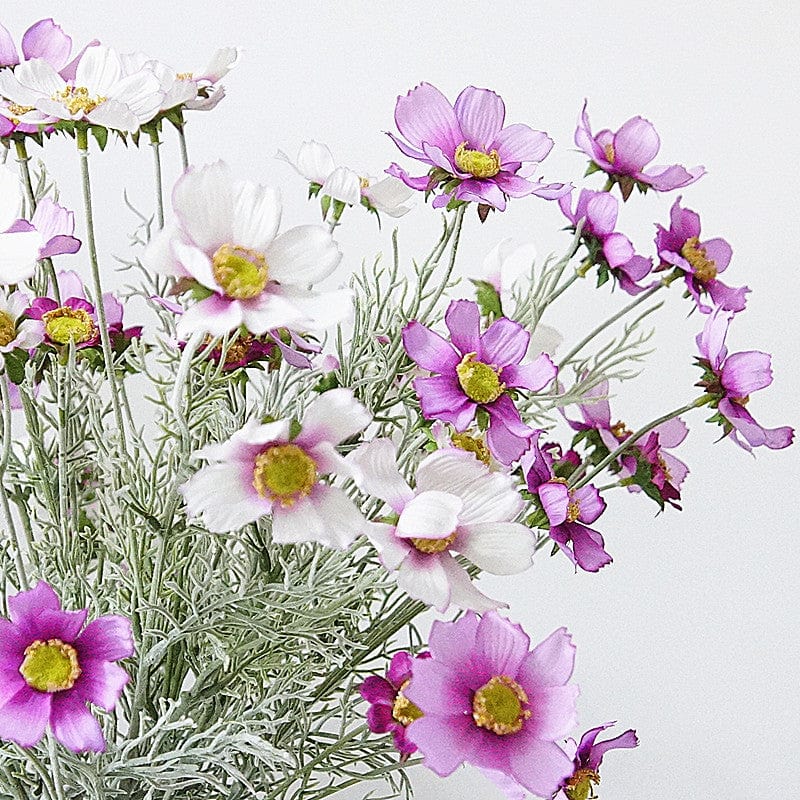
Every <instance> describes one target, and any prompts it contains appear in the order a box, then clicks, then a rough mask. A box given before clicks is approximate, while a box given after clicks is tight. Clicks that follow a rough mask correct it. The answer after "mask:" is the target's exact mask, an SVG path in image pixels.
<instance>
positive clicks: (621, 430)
mask: <svg viewBox="0 0 800 800" xmlns="http://www.w3.org/2000/svg"><path fill="white" fill-rule="evenodd" d="M611 433H613V434H614V436H615V437H616V438H617V439H619V441H622V440H623V439H627V438H628V437H629V436H630V435H631V433H633V431H632V430H630V428H628V427H627V426H626V425H625V423H624V422H622V420H620V421H619V422H615V423H614V424H613V425H612V426H611Z"/></svg>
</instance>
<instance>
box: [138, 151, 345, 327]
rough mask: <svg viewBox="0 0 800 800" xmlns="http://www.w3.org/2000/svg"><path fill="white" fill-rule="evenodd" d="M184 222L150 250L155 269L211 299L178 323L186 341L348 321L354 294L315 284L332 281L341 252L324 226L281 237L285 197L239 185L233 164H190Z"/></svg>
mask: <svg viewBox="0 0 800 800" xmlns="http://www.w3.org/2000/svg"><path fill="white" fill-rule="evenodd" d="M172 205H173V208H174V209H175V214H176V220H175V221H174V222H173V223H172V224H170V225H168V226H167V227H166V228H165V229H164V230H163V231H161V232H160V233H159V234H158V235H157V236H156V237H155V238H154V239H153V241H152V242H151V243H150V245H149V246H148V249H147V251H146V252H145V263H146V264H147V265H148V266H149V267H151V268H152V269H153V270H154V271H156V272H161V273H165V274H171V275H174V276H175V277H176V278H178V279H183V283H184V284H185V285H188V286H191V287H192V289H193V291H194V293H195V295H197V296H201V297H202V298H203V299H201V300H199V302H196V303H194V304H193V305H192V306H190V307H189V308H188V309H187V310H186V311H185V313H183V314H182V315H181V318H180V320H179V322H178V325H177V333H178V336H179V337H180V338H181V339H188V338H189V336H190V335H191V334H192V333H194V332H196V331H198V332H203V333H208V334H210V335H211V336H224V335H225V334H226V333H228V332H229V331H232V330H235V329H236V328H238V327H239V326H241V325H243V326H244V327H245V328H246V329H247V331H248V332H249V333H252V334H256V335H259V334H263V333H266V332H267V331H271V330H274V329H278V328H287V329H289V330H292V331H297V332H299V333H306V332H309V331H316V330H321V329H324V328H326V327H328V326H330V325H335V324H336V323H337V322H341V321H342V320H344V319H345V318H346V317H347V316H348V314H349V313H350V311H351V308H352V295H351V293H350V291H349V290H347V289H341V290H335V291H325V292H319V291H314V290H312V289H310V288H309V286H310V285H313V284H315V283H317V282H319V281H321V280H323V279H324V278H326V277H328V276H329V275H330V274H331V273H332V272H333V271H334V270H335V269H336V267H337V266H338V264H339V262H340V261H341V258H342V254H341V253H340V252H339V249H338V247H337V246H336V243H335V242H334V241H333V239H332V238H331V235H330V233H329V232H328V231H327V229H326V228H324V227H322V226H321V225H299V226H297V227H295V228H291V229H290V230H288V231H285V232H284V233H282V234H280V235H279V236H277V235H276V234H277V232H278V226H279V224H280V217H281V203H280V199H279V196H278V192H277V191H276V190H275V189H269V188H267V187H266V186H261V185H259V184H255V183H251V182H249V181H237V180H236V179H235V178H234V176H233V174H232V173H231V171H230V169H229V168H228V166H227V165H226V164H223V163H222V162H217V163H215V164H210V165H208V166H205V167H203V168H201V169H196V168H193V167H190V168H189V169H188V170H187V171H186V172H185V173H184V175H183V177H182V178H180V180H179V181H178V182H177V183H176V184H175V189H174V190H173V193H172Z"/></svg>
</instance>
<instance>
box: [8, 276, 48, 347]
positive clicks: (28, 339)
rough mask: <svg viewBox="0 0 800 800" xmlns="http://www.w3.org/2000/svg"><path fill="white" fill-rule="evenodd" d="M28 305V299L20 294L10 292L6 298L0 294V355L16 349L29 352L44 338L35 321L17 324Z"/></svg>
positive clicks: (38, 324) (29, 320)
mask: <svg viewBox="0 0 800 800" xmlns="http://www.w3.org/2000/svg"><path fill="white" fill-rule="evenodd" d="M30 304H31V299H30V297H28V295H26V294H23V293H22V292H19V291H17V292H11V294H10V295H8V297H6V296H5V295H3V294H1V293H0V353H10V352H11V351H12V350H14V349H16V348H17V347H20V348H22V349H23V350H29V349H30V348H31V347H36V345H37V344H39V342H41V341H42V339H43V338H44V337H43V336H42V332H41V323H39V322H38V321H37V320H34V319H26V320H23V321H22V322H19V318H20V317H21V316H22V315H23V314H24V313H25V312H26V311H27V310H28V307H29V306H30Z"/></svg>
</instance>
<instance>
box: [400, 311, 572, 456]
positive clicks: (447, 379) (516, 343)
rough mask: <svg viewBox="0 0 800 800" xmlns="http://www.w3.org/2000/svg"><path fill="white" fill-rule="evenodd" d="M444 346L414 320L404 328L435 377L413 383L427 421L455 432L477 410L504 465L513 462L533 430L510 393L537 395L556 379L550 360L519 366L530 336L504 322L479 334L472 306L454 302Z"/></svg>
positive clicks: (407, 341)
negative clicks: (482, 413)
mask: <svg viewBox="0 0 800 800" xmlns="http://www.w3.org/2000/svg"><path fill="white" fill-rule="evenodd" d="M445 324H446V325H447V328H448V330H449V331H450V341H447V340H446V339H444V338H443V337H441V336H439V334H438V333H434V332H433V331H432V330H430V328H426V327H425V326H424V325H422V324H421V323H419V322H416V321H415V320H412V321H411V322H409V323H408V325H406V327H405V328H404V329H403V346H404V347H405V349H406V352H407V353H408V355H409V357H410V358H411V359H413V360H414V361H415V362H416V364H417V365H418V366H420V367H421V368H422V369H425V370H429V371H430V372H435V373H439V374H437V375H434V376H432V377H428V378H415V379H414V388H415V389H416V392H417V395H418V397H419V401H420V404H421V406H422V415H423V416H424V417H425V419H439V420H442V421H443V422H449V423H451V424H452V425H453V426H454V427H455V429H456V430H457V431H459V432H461V431H464V430H466V428H467V427H468V426H469V424H470V423H471V422H472V420H473V419H475V414H476V412H477V410H478V408H482V409H484V410H485V411H486V413H487V414H488V415H489V430H488V432H487V435H486V441H487V444H488V446H489V449H490V450H491V452H492V455H494V456H495V458H497V460H498V461H501V462H502V463H503V464H511V463H512V462H513V461H516V460H517V459H518V458H519V457H520V456H521V455H522V454H523V453H524V452H525V450H527V449H528V440H529V439H530V437H531V435H532V434H533V430H532V429H531V428H529V427H528V426H527V425H525V424H524V423H523V422H522V419H521V418H520V415H519V411H517V408H516V406H515V405H514V401H513V400H512V399H511V396H510V395H509V391H508V390H509V389H527V390H529V391H534V392H538V391H540V390H541V389H544V387H545V386H547V385H548V384H549V383H550V382H551V381H552V380H553V378H555V376H556V372H557V370H556V367H555V365H554V364H553V362H552V361H551V360H550V357H549V356H547V355H546V354H545V353H542V354H541V355H539V356H538V358H536V359H535V360H534V361H532V362H531V363H528V364H521V363H520V362H521V361H522V359H523V358H524V356H525V354H526V352H527V350H528V343H529V341H530V334H529V333H528V331H526V330H525V329H524V328H523V327H522V326H521V325H520V324H518V323H516V322H513V321H512V320H510V319H507V318H506V317H502V318H500V319H498V320H497V321H496V322H493V323H492V324H491V325H490V326H489V328H488V329H487V330H486V331H485V332H484V333H481V330H480V325H481V314H480V310H479V309H478V306H477V304H476V303H473V302H472V301H470V300H454V301H453V302H452V303H450V306H449V307H448V309H447V313H446V314H445Z"/></svg>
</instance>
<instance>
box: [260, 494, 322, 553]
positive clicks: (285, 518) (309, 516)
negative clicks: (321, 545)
mask: <svg viewBox="0 0 800 800" xmlns="http://www.w3.org/2000/svg"><path fill="white" fill-rule="evenodd" d="M326 537H327V532H326V527H325V521H324V520H323V519H322V517H321V516H320V514H319V512H318V511H317V508H316V507H315V505H314V504H313V503H312V502H311V500H310V499H309V498H308V497H302V498H300V499H299V500H298V501H297V502H296V503H294V505H291V506H282V505H280V504H279V503H276V504H275V507H274V508H273V510H272V541H273V542H275V543H276V544H299V543H300V542H323V541H325V539H326Z"/></svg>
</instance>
